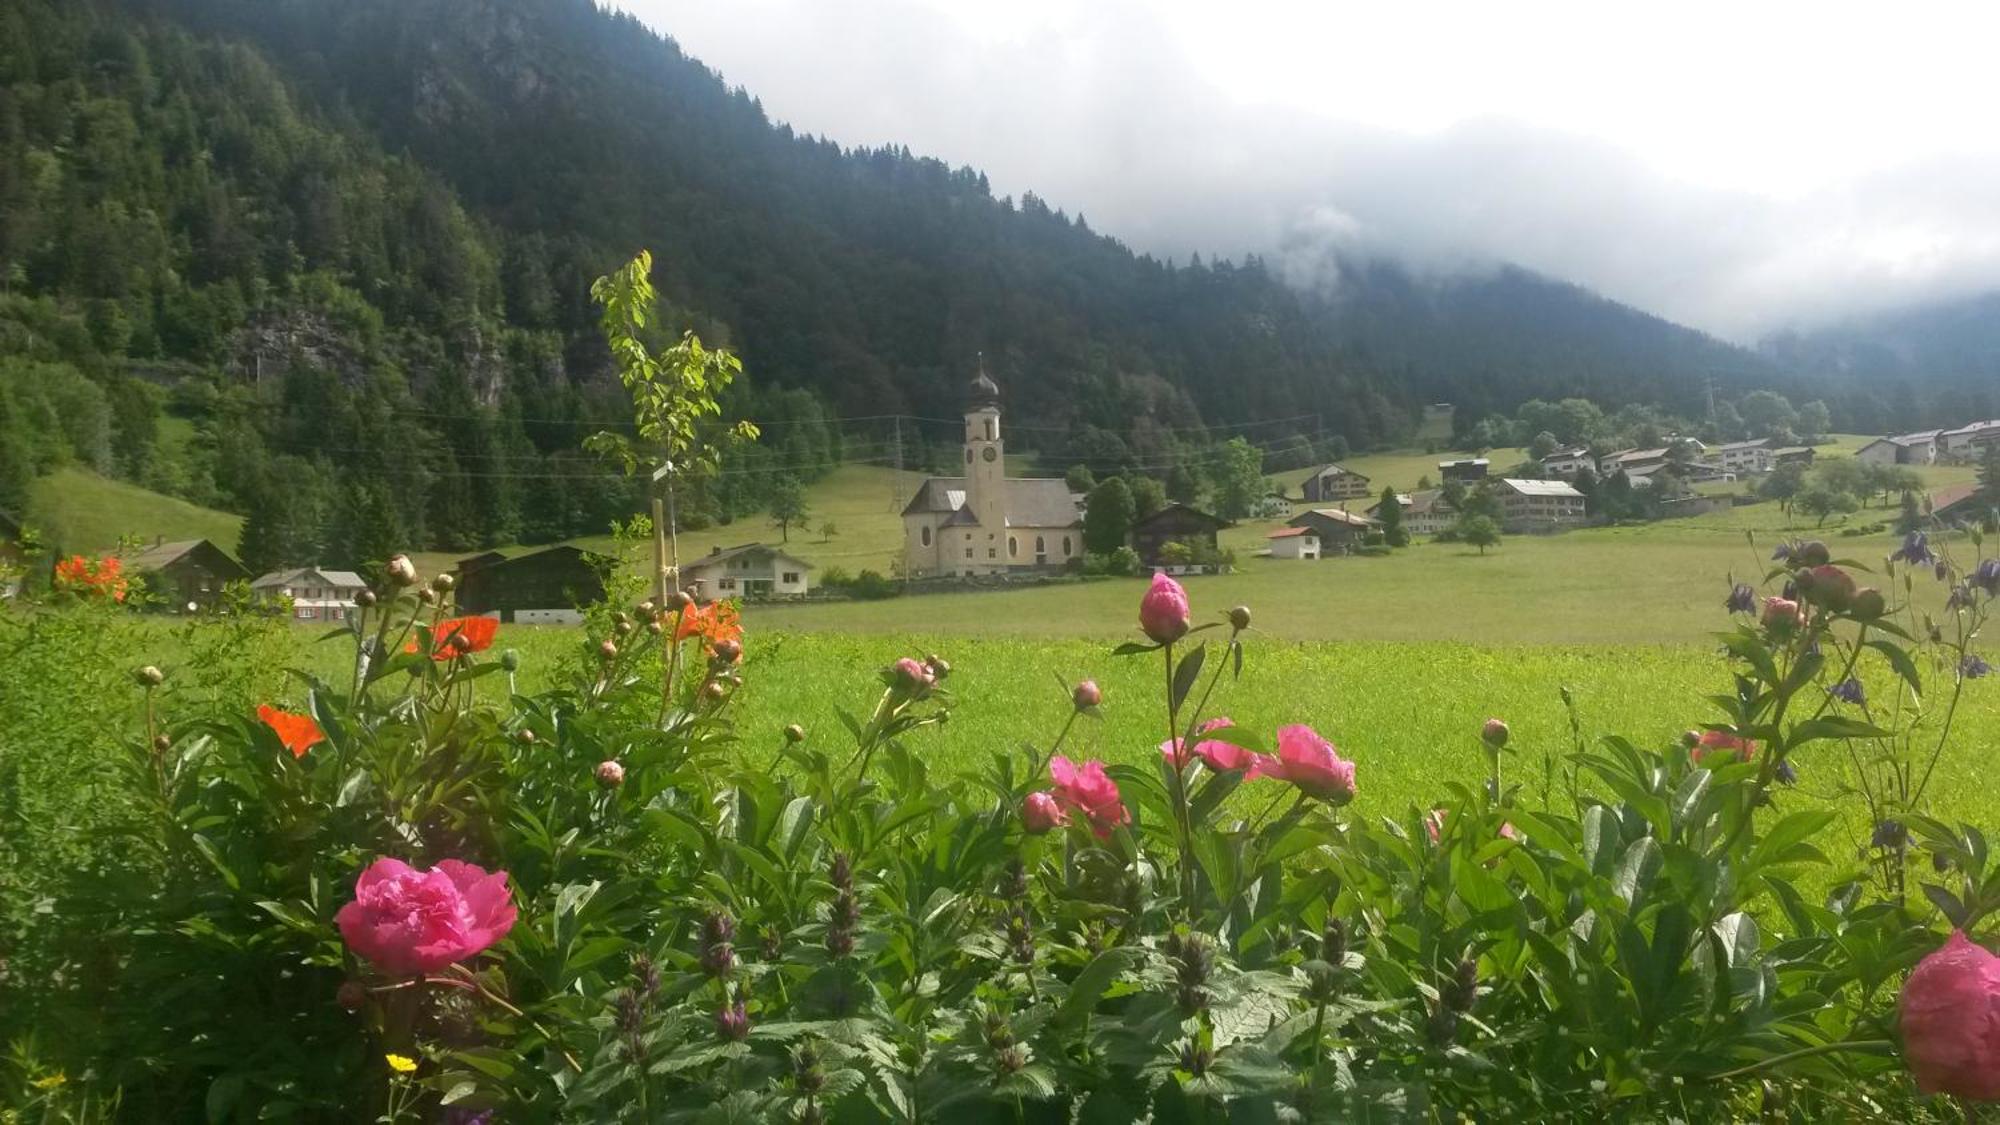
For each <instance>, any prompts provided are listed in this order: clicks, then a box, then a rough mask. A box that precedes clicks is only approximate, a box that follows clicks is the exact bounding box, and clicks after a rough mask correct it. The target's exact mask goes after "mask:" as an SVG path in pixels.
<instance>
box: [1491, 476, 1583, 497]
mask: <svg viewBox="0 0 2000 1125" xmlns="http://www.w3.org/2000/svg"><path fill="white" fill-rule="evenodd" d="M1500 483H1501V484H1504V485H1506V486H1507V487H1508V488H1511V489H1513V490H1514V491H1516V492H1518V493H1520V494H1521V495H1523V496H1573V497H1575V498H1577V499H1578V500H1581V499H1583V493H1581V492H1578V491H1577V490H1576V488H1575V486H1573V485H1571V484H1570V483H1569V482H1568V481H1564V480H1523V479H1521V478H1519V477H1507V478H1506V479H1504V480H1502V481H1501V482H1500Z"/></svg>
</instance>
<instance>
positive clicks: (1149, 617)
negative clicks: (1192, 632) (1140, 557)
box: [1139, 574, 1190, 645]
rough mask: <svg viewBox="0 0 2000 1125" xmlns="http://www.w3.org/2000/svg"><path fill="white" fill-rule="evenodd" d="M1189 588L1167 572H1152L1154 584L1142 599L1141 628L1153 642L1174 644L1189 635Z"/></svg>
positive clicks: (1140, 605) (1140, 603) (1140, 610)
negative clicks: (1183, 586) (1184, 586)
mask: <svg viewBox="0 0 2000 1125" xmlns="http://www.w3.org/2000/svg"><path fill="white" fill-rule="evenodd" d="M1189 612H1190V611H1189V610H1188V598H1187V591H1186V590H1183V589H1181V584H1180V583H1178V582H1176V581H1174V580H1173V579H1171V578H1168V577H1167V576H1166V575H1164V574H1155V575H1153V585H1152V587H1151V588H1150V589H1148V590H1147V591H1146V596H1145V597H1143V598H1141V599H1139V628H1140V629H1141V630H1143V631H1144V632H1145V634H1146V635H1147V636H1148V637H1151V638H1152V639H1153V643H1154V644H1162V645H1167V644H1172V643H1174V642H1175V641H1177V640H1180V639H1181V638H1182V637H1184V636H1186V635H1187V631H1188V616H1189Z"/></svg>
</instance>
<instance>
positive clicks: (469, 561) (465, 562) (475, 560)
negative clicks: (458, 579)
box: [451, 551, 507, 573]
mask: <svg viewBox="0 0 2000 1125" xmlns="http://www.w3.org/2000/svg"><path fill="white" fill-rule="evenodd" d="M506 559H507V556H506V555H503V554H501V553H500V552H498V551H482V552H480V553H479V554H476V555H467V556H465V557H464V558H462V559H460V560H458V561H457V562H455V563H453V564H451V565H452V569H454V570H457V571H459V572H461V573H463V572H465V571H468V570H477V569H479V568H480V567H482V566H491V565H492V564H494V563H497V562H505V561H506Z"/></svg>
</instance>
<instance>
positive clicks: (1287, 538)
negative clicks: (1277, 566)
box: [1264, 527, 1319, 559]
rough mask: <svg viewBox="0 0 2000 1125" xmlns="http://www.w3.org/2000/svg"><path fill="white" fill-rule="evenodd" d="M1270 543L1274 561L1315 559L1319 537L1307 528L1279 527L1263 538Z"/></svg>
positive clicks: (1317, 553)
mask: <svg viewBox="0 0 2000 1125" xmlns="http://www.w3.org/2000/svg"><path fill="white" fill-rule="evenodd" d="M1264 538H1265V539H1267V540H1269V541H1270V543H1271V557H1272V558H1274V559H1316V558H1318V557H1319V536H1317V535H1315V534H1313V530H1312V528H1309V527H1281V528H1279V529H1278V530H1276V531H1274V532H1272V533H1271V534H1269V535H1266V536H1265V537H1264Z"/></svg>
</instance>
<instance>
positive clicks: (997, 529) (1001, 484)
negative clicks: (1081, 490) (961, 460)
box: [965, 357, 1007, 562]
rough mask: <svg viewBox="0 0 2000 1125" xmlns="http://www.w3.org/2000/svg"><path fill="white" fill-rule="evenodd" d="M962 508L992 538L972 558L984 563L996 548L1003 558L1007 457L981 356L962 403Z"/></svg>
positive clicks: (996, 390) (995, 389)
mask: <svg viewBox="0 0 2000 1125" xmlns="http://www.w3.org/2000/svg"><path fill="white" fill-rule="evenodd" d="M965 506H966V507H968V508H970V509H972V515H973V517H974V518H976V519H978V521H979V526H980V529H981V532H982V534H990V535H993V536H995V537H996V538H995V539H993V540H992V542H990V543H988V542H986V541H984V540H983V539H982V540H981V541H980V542H979V543H977V544H975V546H976V547H978V548H979V549H978V553H977V555H976V556H975V557H976V558H978V559H979V561H981V562H986V561H988V558H987V555H986V550H985V549H986V548H987V547H992V546H995V545H997V546H998V548H999V550H1000V555H999V557H1000V558H1002V559H1004V558H1005V548H1006V541H1005V535H1006V530H1007V457H1006V449H1005V447H1004V446H1003V445H1002V444H1001V441H1000V387H999V386H998V384H996V383H994V382H993V380H992V379H990V378H988V377H987V375H986V361H985V359H984V357H981V359H980V363H979V375H978V377H977V378H975V379H973V380H972V385H971V387H970V388H969V393H968V395H967V398H966V404H965Z"/></svg>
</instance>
